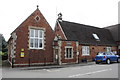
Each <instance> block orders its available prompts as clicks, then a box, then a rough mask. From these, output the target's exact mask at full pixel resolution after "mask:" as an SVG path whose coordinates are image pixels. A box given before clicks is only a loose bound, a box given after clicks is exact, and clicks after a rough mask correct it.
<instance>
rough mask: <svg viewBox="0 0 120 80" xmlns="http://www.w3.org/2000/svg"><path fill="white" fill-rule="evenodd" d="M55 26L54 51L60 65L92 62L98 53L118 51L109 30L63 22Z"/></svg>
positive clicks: (58, 21) (57, 22)
mask: <svg viewBox="0 0 120 80" xmlns="http://www.w3.org/2000/svg"><path fill="white" fill-rule="evenodd" d="M58 16H59V18H58V20H57V21H56V26H55V35H56V37H55V39H54V50H55V51H56V53H55V55H56V56H58V58H57V59H59V60H57V61H58V63H59V64H66V63H78V62H81V61H85V60H87V61H92V60H93V59H94V58H95V56H96V54H97V53H98V52H106V51H108V52H109V51H115V52H116V50H117V47H116V46H117V45H116V42H115V41H114V40H113V38H112V35H111V33H110V31H109V30H107V29H104V28H97V27H93V26H89V25H84V24H78V23H74V22H68V21H64V20H62V14H61V13H60V14H59V15H58Z"/></svg>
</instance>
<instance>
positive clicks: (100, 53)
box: [97, 52, 105, 55]
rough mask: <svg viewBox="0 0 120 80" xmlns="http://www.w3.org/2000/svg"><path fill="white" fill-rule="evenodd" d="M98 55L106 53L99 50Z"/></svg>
mask: <svg viewBox="0 0 120 80" xmlns="http://www.w3.org/2000/svg"><path fill="white" fill-rule="evenodd" d="M97 55H105V53H104V52H99V53H98V54H97Z"/></svg>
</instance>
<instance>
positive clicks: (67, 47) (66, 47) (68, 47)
mask: <svg viewBox="0 0 120 80" xmlns="http://www.w3.org/2000/svg"><path fill="white" fill-rule="evenodd" d="M70 48H71V57H70V54H68V55H69V57H67V49H70ZM73 56H74V54H73V47H72V46H65V59H73Z"/></svg>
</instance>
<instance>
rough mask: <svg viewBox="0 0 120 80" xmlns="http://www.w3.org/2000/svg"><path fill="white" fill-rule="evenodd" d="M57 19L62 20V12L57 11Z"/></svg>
mask: <svg viewBox="0 0 120 80" xmlns="http://www.w3.org/2000/svg"><path fill="white" fill-rule="evenodd" d="M58 20H59V21H62V13H59V14H58Z"/></svg>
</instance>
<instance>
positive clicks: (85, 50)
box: [82, 46, 90, 56]
mask: <svg viewBox="0 0 120 80" xmlns="http://www.w3.org/2000/svg"><path fill="white" fill-rule="evenodd" d="M82 55H83V56H85V55H90V49H89V46H82Z"/></svg>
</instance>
